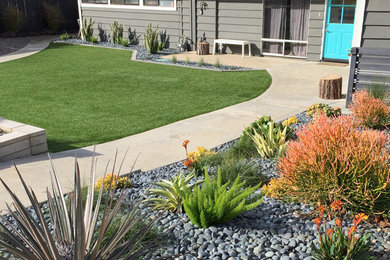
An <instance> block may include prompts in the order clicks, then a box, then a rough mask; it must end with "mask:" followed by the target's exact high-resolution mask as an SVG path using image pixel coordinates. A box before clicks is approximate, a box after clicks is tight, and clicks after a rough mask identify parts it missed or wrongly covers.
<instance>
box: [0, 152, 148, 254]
mask: <svg viewBox="0 0 390 260" xmlns="http://www.w3.org/2000/svg"><path fill="white" fill-rule="evenodd" d="M92 162H93V163H92V167H91V169H96V168H95V163H96V160H95V158H93V160H92ZM73 168H74V190H73V192H72V193H71V194H70V195H69V198H70V199H69V200H70V202H69V204H68V205H69V206H67V204H66V201H65V196H64V194H63V192H62V191H63V188H62V187H61V184H60V183H59V179H58V174H57V172H56V170H55V169H54V167H53V168H52V171H51V180H52V185H51V188H50V189H49V188H48V189H47V199H48V208H49V217H48V218H46V216H45V215H44V212H43V211H42V209H41V207H40V205H39V203H38V201H37V198H36V196H35V194H34V192H33V191H32V190H31V189H29V188H28V187H27V184H26V183H25V182H24V180H23V178H22V176H21V174H20V173H19V171H18V170H17V169H16V170H17V174H18V176H19V179H20V181H21V183H22V185H23V188H24V191H25V192H26V194H27V197H28V198H29V203H31V205H32V207H33V209H34V213H32V212H30V211H28V210H27V208H26V207H25V206H24V205H23V204H22V203H21V201H20V200H19V198H18V197H17V196H16V195H15V194H14V192H13V191H12V190H11V189H10V188H9V187H8V186H7V185H6V184H5V183H4V182H3V181H2V180H1V182H2V183H3V185H4V187H5V189H6V190H7V192H8V193H9V195H10V196H11V198H12V200H13V204H14V205H15V209H16V212H13V213H11V215H12V217H13V219H14V221H15V222H14V223H16V225H17V226H16V229H15V227H14V226H13V225H12V224H10V223H9V222H8V221H4V220H5V218H4V217H0V218H1V219H2V220H3V221H1V222H0V227H1V229H2V232H0V246H2V247H3V248H4V249H5V250H6V251H8V252H9V253H11V254H13V255H15V256H17V257H18V259H25V260H31V259H88V258H91V259H123V256H124V255H125V257H126V259H138V258H139V257H140V256H143V255H144V254H146V253H147V252H148V251H149V250H150V249H151V246H154V247H155V244H149V245H147V246H141V245H142V239H143V237H144V236H145V235H146V233H147V232H148V231H149V230H150V229H151V228H152V226H153V224H154V222H155V220H154V221H150V222H148V223H147V224H146V225H145V227H144V228H143V229H141V230H138V231H137V232H136V233H135V234H134V235H130V236H131V238H128V239H127V240H125V241H124V237H125V235H126V234H128V232H129V231H130V230H131V228H132V227H134V226H135V225H137V224H140V220H141V219H146V217H147V216H142V213H141V212H140V211H139V210H138V209H137V207H136V206H134V207H131V208H130V209H129V210H128V211H127V213H125V215H124V216H125V217H124V219H123V221H122V222H121V223H120V225H118V226H116V227H113V228H112V229H111V231H112V233H113V234H115V236H111V237H110V238H109V239H107V241H106V242H105V243H103V240H104V238H107V237H108V234H107V231H108V230H109V229H110V225H111V224H112V223H113V220H114V218H115V217H116V216H117V215H118V214H119V209H120V205H122V203H123V200H124V198H125V193H124V192H125V191H124V190H123V191H122V193H121V194H120V195H119V198H117V199H115V192H112V191H104V189H103V186H102V187H101V189H100V190H99V195H98V198H97V202H96V206H95V207H94V206H93V205H94V204H95V203H94V197H95V195H94V193H95V188H94V183H93V181H94V179H95V171H91V174H90V181H89V186H88V192H87V196H86V202H85V203H83V197H82V188H81V179H80V169H79V165H78V163H77V161H76V162H75V166H74V167H73ZM114 168H115V166H114ZM104 193H105V194H106V196H107V197H106V200H107V201H106V203H105V204H104V205H103V204H101V198H102V196H103V194H104ZM101 207H103V209H102V208H101ZM9 209H10V208H9ZM100 211H103V212H104V213H103V214H100V213H99V212H100ZM47 221H49V222H51V223H52V227H53V230H52V231H51V230H50V229H49V226H48V224H47ZM14 230H20V231H22V232H14ZM21 241H23V242H21ZM121 241H124V242H123V243H120V242H121Z"/></svg>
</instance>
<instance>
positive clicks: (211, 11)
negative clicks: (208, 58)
mask: <svg viewBox="0 0 390 260" xmlns="http://www.w3.org/2000/svg"><path fill="white" fill-rule="evenodd" d="M201 2H202V1H196V9H197V15H196V24H197V26H196V38H197V39H196V40H195V39H193V40H194V41H198V40H199V39H200V38H201V37H202V36H203V34H204V35H205V36H206V40H207V41H208V42H209V43H210V48H212V44H213V42H214V39H215V36H216V26H215V22H216V13H215V12H216V2H215V1H203V2H205V3H206V4H207V9H206V10H205V11H204V12H203V15H201V14H200V8H201Z"/></svg>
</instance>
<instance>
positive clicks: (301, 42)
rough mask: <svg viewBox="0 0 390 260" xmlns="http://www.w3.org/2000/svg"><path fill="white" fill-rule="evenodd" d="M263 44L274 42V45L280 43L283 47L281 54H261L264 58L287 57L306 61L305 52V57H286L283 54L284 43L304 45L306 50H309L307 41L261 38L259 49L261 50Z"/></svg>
mask: <svg viewBox="0 0 390 260" xmlns="http://www.w3.org/2000/svg"><path fill="white" fill-rule="evenodd" d="M265 42H274V43H281V44H282V45H283V50H282V53H271V52H262V54H263V55H264V56H278V57H289V58H298V59H306V58H307V52H306V56H294V55H286V54H284V52H285V45H286V43H300V44H306V48H309V45H308V41H298V40H285V39H272V38H262V39H261V49H262V50H263V49H264V48H263V44H264V43H265Z"/></svg>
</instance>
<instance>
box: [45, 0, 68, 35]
mask: <svg viewBox="0 0 390 260" xmlns="http://www.w3.org/2000/svg"><path fill="white" fill-rule="evenodd" d="M42 15H43V18H44V19H45V22H46V25H47V28H48V29H50V30H53V31H55V32H57V31H58V30H59V29H60V25H61V23H62V21H63V16H62V13H61V9H60V4H59V3H57V4H53V5H51V4H48V3H46V2H42Z"/></svg>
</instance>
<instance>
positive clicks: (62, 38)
mask: <svg viewBox="0 0 390 260" xmlns="http://www.w3.org/2000/svg"><path fill="white" fill-rule="evenodd" d="M69 38H70V35H69V34H68V33H63V34H61V35H60V39H61V40H67V39H69Z"/></svg>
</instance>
